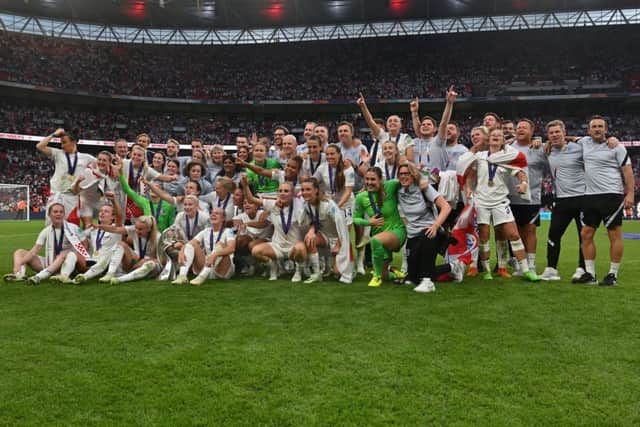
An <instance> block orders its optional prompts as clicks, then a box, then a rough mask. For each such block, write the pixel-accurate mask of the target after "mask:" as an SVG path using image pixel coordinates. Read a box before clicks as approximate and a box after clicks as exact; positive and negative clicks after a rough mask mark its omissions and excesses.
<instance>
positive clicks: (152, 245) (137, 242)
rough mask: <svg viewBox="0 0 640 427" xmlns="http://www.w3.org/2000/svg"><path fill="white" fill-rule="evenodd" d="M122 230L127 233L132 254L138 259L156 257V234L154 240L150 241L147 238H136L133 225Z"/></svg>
mask: <svg viewBox="0 0 640 427" xmlns="http://www.w3.org/2000/svg"><path fill="white" fill-rule="evenodd" d="M124 228H125V230H126V231H127V237H128V238H129V239H131V241H132V242H133V252H134V253H135V254H136V255H138V256H139V257H140V258H155V257H156V248H157V247H158V242H157V238H158V235H157V233H156V240H155V241H152V240H150V239H148V238H145V237H140V236H138V234H137V233H136V226H135V225H126V226H125V227H124Z"/></svg>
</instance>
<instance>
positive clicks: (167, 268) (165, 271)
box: [160, 257, 172, 277]
mask: <svg viewBox="0 0 640 427" xmlns="http://www.w3.org/2000/svg"><path fill="white" fill-rule="evenodd" d="M171 265H172V261H171V258H169V257H167V262H166V263H165V264H164V268H163V269H162V272H161V273H160V277H162V276H168V275H169V273H170V272H171Z"/></svg>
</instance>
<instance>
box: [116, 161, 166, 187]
mask: <svg viewBox="0 0 640 427" xmlns="http://www.w3.org/2000/svg"><path fill="white" fill-rule="evenodd" d="M122 174H123V175H124V176H125V178H127V182H128V183H129V185H130V186H131V188H132V189H133V191H135V192H136V193H139V194H143V193H144V191H143V188H142V187H143V185H142V182H141V181H140V177H142V176H144V178H145V179H146V180H147V181H153V180H154V179H156V178H157V177H159V176H160V172H158V171H157V170H155V169H153V168H150V167H149V166H148V165H147V164H146V163H143V164H142V165H141V166H137V167H136V166H134V165H133V163H132V162H131V159H124V160H123V161H122Z"/></svg>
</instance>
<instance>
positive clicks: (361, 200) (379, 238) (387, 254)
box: [353, 167, 407, 287]
mask: <svg viewBox="0 0 640 427" xmlns="http://www.w3.org/2000/svg"><path fill="white" fill-rule="evenodd" d="M364 183H365V190H363V191H361V192H360V193H358V195H357V196H356V201H355V210H354V212H353V223H354V224H356V225H361V226H367V225H370V226H371V240H370V242H369V244H370V245H371V258H372V261H373V270H374V271H373V277H372V278H371V281H370V282H369V286H371V287H378V286H380V285H382V281H383V280H384V279H386V278H387V277H388V278H389V279H391V280H404V278H405V277H406V275H405V274H404V273H402V272H401V271H400V270H398V269H397V268H395V267H391V268H389V269H388V271H387V267H388V265H389V260H391V258H392V253H393V252H397V251H399V250H400V249H401V248H402V245H404V242H405V241H406V240H407V230H406V228H405V226H404V223H403V222H402V218H400V212H399V211H398V196H397V192H398V189H399V188H400V184H399V183H398V181H396V180H390V181H385V182H383V181H382V171H381V170H380V168H377V167H372V168H369V169H367V172H366V173H365V175H364ZM365 215H366V216H367V217H368V218H365Z"/></svg>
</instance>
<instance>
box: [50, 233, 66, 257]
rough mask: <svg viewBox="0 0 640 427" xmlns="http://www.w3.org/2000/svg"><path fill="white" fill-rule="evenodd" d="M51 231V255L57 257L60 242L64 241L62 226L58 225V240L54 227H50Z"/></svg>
mask: <svg viewBox="0 0 640 427" xmlns="http://www.w3.org/2000/svg"><path fill="white" fill-rule="evenodd" d="M51 229H52V231H53V257H54V258H55V257H57V256H58V255H60V252H62V243H63V242H64V227H60V240H58V238H57V237H56V229H55V228H53V227H51Z"/></svg>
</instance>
